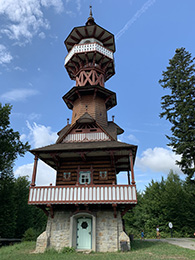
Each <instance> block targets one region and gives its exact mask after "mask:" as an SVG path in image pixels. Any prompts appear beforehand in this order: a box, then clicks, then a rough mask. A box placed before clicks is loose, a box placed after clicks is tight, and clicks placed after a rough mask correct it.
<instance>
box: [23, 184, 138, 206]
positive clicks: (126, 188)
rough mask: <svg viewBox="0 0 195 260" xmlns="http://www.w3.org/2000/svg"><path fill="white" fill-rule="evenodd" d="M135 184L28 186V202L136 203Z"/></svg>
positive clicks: (38, 203)
mask: <svg viewBox="0 0 195 260" xmlns="http://www.w3.org/2000/svg"><path fill="white" fill-rule="evenodd" d="M136 203H137V197H136V186H135V185H85V186H83V185H82V186H79V185H78V186H77V185H75V186H42V187H30V193H29V200H28V204H33V205H48V204H52V205H54V204H77V205H78V204H136Z"/></svg>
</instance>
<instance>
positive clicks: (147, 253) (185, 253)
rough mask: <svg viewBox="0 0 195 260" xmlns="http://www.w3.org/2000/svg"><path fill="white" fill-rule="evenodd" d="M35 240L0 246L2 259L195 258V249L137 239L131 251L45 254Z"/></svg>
mask: <svg viewBox="0 0 195 260" xmlns="http://www.w3.org/2000/svg"><path fill="white" fill-rule="evenodd" d="M34 249H35V243H34V242H23V243H20V244H15V245H13V246H7V247H2V248H0V259H1V260H8V259H9V260H62V259H63V260H88V259H93V260H99V259H100V260H101V259H102V260H112V259H113V260H123V259H124V260H127V259H129V260H160V259H163V260H164V259H170V260H172V259H174V260H175V259H178V260H187V259H191V260H194V259H195V251H194V250H190V249H185V248H181V247H177V246H174V245H170V244H167V243H161V242H159V241H157V242H148V241H139V240H135V241H133V243H132V250H131V251H130V252H125V253H122V252H117V253H91V254H83V253H57V252H55V251H54V250H50V251H48V252H46V253H44V254H34V253H33V250H34Z"/></svg>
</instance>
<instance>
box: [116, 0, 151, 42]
mask: <svg viewBox="0 0 195 260" xmlns="http://www.w3.org/2000/svg"><path fill="white" fill-rule="evenodd" d="M155 2H156V0H148V1H147V2H146V3H145V4H144V5H143V6H142V7H141V8H140V9H139V10H138V11H137V13H136V14H135V15H134V16H133V17H132V18H131V19H130V20H129V21H128V22H127V23H126V24H125V26H124V27H123V28H122V29H121V30H120V31H119V32H118V33H117V34H116V41H117V40H118V39H119V38H120V37H121V36H122V35H123V34H124V33H125V32H126V31H127V30H128V29H129V27H130V26H131V25H132V24H133V23H134V22H136V21H137V19H138V18H139V17H140V16H141V15H142V14H143V13H145V12H146V11H147V9H148V8H149V7H150V6H151V5H153V4H154V3H155Z"/></svg>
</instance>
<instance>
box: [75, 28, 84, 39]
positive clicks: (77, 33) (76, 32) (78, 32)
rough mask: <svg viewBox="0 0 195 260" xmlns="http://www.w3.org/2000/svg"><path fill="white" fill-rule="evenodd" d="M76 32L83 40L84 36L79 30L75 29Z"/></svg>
mask: <svg viewBox="0 0 195 260" xmlns="http://www.w3.org/2000/svg"><path fill="white" fill-rule="evenodd" d="M75 32H76V34H77V35H78V36H79V37H80V39H82V38H83V35H82V34H81V33H80V32H79V31H78V30H77V29H75Z"/></svg>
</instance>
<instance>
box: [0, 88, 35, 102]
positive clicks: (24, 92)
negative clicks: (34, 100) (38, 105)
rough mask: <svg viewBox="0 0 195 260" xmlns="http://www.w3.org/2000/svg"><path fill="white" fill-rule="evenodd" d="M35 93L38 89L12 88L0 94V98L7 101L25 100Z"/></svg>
mask: <svg viewBox="0 0 195 260" xmlns="http://www.w3.org/2000/svg"><path fill="white" fill-rule="evenodd" d="M37 94H38V91H37V90H34V89H14V90H11V91H8V92H6V93H4V94H2V95H1V96H0V98H1V99H3V100H6V101H8V102H10V101H11V102H12V101H23V100H26V99H27V98H28V97H31V96H35V95H37Z"/></svg>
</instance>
